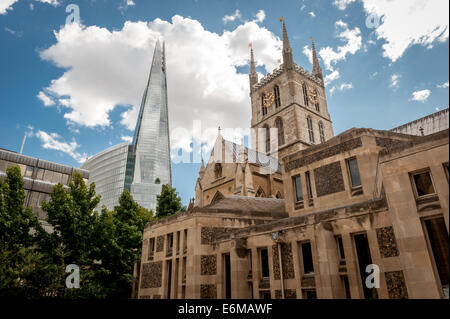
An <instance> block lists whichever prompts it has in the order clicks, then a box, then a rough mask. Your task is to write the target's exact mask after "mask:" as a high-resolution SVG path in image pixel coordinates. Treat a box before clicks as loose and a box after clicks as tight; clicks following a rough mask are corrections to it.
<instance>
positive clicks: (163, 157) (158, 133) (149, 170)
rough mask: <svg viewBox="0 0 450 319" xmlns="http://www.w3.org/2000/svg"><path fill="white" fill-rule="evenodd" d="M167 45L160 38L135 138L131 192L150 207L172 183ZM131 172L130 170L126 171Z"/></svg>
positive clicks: (156, 46) (142, 204)
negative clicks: (162, 186)
mask: <svg viewBox="0 0 450 319" xmlns="http://www.w3.org/2000/svg"><path fill="white" fill-rule="evenodd" d="M166 81H167V80H166V62H165V44H163V46H162V48H161V44H160V41H159V40H158V41H157V42H156V45H155V51H154V53H153V60H152V66H151V68H150V74H149V78H148V81H147V85H146V87H145V91H144V96H143V98H142V104H141V108H140V110H139V116H138V119H137V124H136V131H135V135H134V139H133V144H132V148H133V153H134V154H133V156H132V158H133V161H134V162H135V163H134V173H133V175H132V176H128V175H127V177H128V178H129V179H131V180H132V182H131V189H130V190H131V194H132V195H133V197H134V198H135V199H138V200H139V203H140V205H141V206H143V207H145V208H147V209H155V208H156V196H157V195H158V194H159V193H160V192H161V185H164V184H169V185H171V184H172V174H171V163H170V142H169V119H168V103H167V84H166ZM127 174H128V172H127Z"/></svg>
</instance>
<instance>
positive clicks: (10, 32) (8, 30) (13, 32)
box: [5, 27, 23, 38]
mask: <svg viewBox="0 0 450 319" xmlns="http://www.w3.org/2000/svg"><path fill="white" fill-rule="evenodd" d="M5 32H8V33H9V34H12V35H14V36H16V37H19V38H20V37H22V35H23V31H16V30H13V29H10V28H8V27H5Z"/></svg>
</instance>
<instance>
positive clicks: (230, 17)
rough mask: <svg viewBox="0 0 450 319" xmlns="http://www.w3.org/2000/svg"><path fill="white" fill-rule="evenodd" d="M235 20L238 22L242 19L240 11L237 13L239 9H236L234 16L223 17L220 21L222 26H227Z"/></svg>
mask: <svg viewBox="0 0 450 319" xmlns="http://www.w3.org/2000/svg"><path fill="white" fill-rule="evenodd" d="M236 19H238V20H241V19H242V15H241V11H239V9H236V11H235V12H234V14H232V15H226V16H224V17H223V18H222V21H223V23H224V24H227V23H228V22H234V21H235V20H236Z"/></svg>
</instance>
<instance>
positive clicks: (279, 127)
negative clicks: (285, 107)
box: [275, 117, 285, 145]
mask: <svg viewBox="0 0 450 319" xmlns="http://www.w3.org/2000/svg"><path fill="white" fill-rule="evenodd" d="M275 126H276V128H277V130H278V145H284V144H285V139H284V124H283V119H282V118H281V117H277V118H276V119H275Z"/></svg>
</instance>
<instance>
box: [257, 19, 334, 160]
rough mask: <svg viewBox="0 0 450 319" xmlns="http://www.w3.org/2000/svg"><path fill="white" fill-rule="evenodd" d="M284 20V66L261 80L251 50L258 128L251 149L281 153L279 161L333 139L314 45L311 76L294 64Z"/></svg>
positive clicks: (272, 153)
mask: <svg viewBox="0 0 450 319" xmlns="http://www.w3.org/2000/svg"><path fill="white" fill-rule="evenodd" d="M281 21H282V29H283V63H282V64H281V65H280V67H279V68H278V69H275V70H274V71H273V72H272V73H271V74H267V75H266V76H264V77H263V78H262V79H261V80H258V74H257V73H256V67H255V60H254V52H253V48H252V49H251V52H250V75H249V77H250V97H251V104H252V120H251V127H252V128H253V129H256V130H255V131H256V139H255V138H253V145H252V147H253V148H255V149H257V150H258V151H260V152H264V153H266V154H270V155H275V154H277V152H278V154H277V156H278V159H279V160H281V159H282V158H284V157H285V156H287V155H290V154H293V153H295V152H297V151H300V150H302V149H305V148H307V147H308V146H311V145H315V144H319V143H323V142H325V141H326V140H328V139H330V138H332V137H333V136H334V133H333V125H332V122H331V119H330V114H329V113H328V106H327V99H326V95H325V86H324V82H323V76H322V69H321V67H320V65H319V60H318V58H317V53H316V49H315V46H314V42H313V43H312V51H313V70H312V73H309V72H308V71H306V70H304V69H303V68H302V67H299V66H297V65H296V64H295V63H294V58H293V54H292V48H291V46H290V43H289V39H288V35H287V30H286V25H285V23H284V22H283V20H281ZM274 129H277V130H274Z"/></svg>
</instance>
